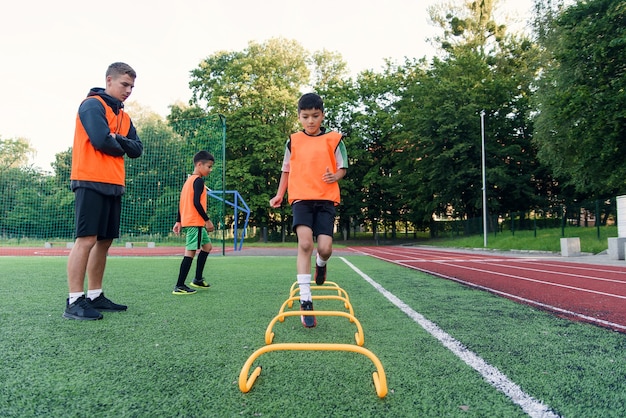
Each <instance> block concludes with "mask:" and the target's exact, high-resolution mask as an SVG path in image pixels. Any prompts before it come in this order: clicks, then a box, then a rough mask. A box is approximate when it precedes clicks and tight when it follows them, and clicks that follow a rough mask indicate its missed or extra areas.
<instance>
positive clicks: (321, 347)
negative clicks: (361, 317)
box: [239, 282, 387, 398]
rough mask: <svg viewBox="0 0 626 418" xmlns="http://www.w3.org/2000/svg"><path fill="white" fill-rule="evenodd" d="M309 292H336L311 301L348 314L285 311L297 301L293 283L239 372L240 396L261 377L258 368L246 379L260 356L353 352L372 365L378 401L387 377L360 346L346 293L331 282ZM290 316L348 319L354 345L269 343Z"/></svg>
mask: <svg viewBox="0 0 626 418" xmlns="http://www.w3.org/2000/svg"><path fill="white" fill-rule="evenodd" d="M311 284H312V286H311V290H331V291H333V292H335V291H336V292H337V295H312V299H313V300H338V301H341V302H343V304H344V307H345V308H346V309H348V311H349V312H341V311H288V312H286V311H285V309H286V308H287V307H289V308H291V307H292V306H293V302H294V301H296V300H298V299H299V297H297V296H296V294H297V293H298V292H299V291H300V288H299V287H298V282H295V283H294V284H292V285H291V289H290V290H289V298H288V299H287V300H286V301H285V302H284V303H283V304H282V306H281V307H280V309H279V311H278V315H276V316H275V317H274V318H273V319H272V320H271V321H270V323H269V325H268V326H267V329H266V330H265V344H266V345H265V346H263V347H261V348H259V349H258V350H256V351H255V352H254V353H252V355H251V356H250V357H249V358H248V360H247V361H246V363H245V364H244V366H243V368H242V369H241V372H240V373H239V389H240V390H241V391H242V392H243V393H247V392H249V391H250V389H252V386H253V385H254V382H255V381H256V379H257V377H259V375H260V374H261V369H262V368H261V366H258V367H257V368H256V369H254V371H253V372H252V374H251V375H250V377H248V373H249V371H250V368H251V367H252V364H253V363H254V361H255V360H256V359H257V358H258V357H259V356H261V355H263V354H265V353H268V352H271V351H286V350H297V351H350V352H354V353H359V354H363V355H364V356H366V357H368V358H369V359H370V360H371V361H372V362H373V363H374V365H375V366H376V371H375V372H374V373H373V374H372V377H373V378H374V387H375V388H376V394H377V395H378V397H379V398H384V397H385V396H386V395H387V378H386V377H385V371H384V369H383V365H382V364H381V362H380V360H378V357H376V356H375V355H374V354H373V353H372V352H371V351H369V350H368V349H366V348H363V344H364V341H365V337H364V335H363V328H362V327H361V323H360V322H359V321H358V320H357V319H356V317H355V316H354V311H353V309H352V305H351V304H350V300H349V298H348V293H347V292H346V291H345V290H343V289H342V288H341V287H339V286H338V285H337V283H334V282H326V283H325V284H324V285H321V286H316V285H313V284H314V282H311ZM290 316H340V317H343V318H348V320H349V321H350V322H352V323H354V324H355V325H356V328H357V332H356V333H355V334H354V339H355V341H356V345H353V344H331V343H278V344H272V341H273V340H274V332H273V331H272V329H273V328H274V325H275V324H276V322H284V321H285V318H286V317H290Z"/></svg>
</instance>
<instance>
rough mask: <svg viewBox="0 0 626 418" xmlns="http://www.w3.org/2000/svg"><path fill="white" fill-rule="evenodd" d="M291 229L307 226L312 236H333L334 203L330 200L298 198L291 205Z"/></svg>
mask: <svg viewBox="0 0 626 418" xmlns="http://www.w3.org/2000/svg"><path fill="white" fill-rule="evenodd" d="M291 211H292V213H293V229H294V231H295V230H296V228H298V225H304V226H308V227H309V228H311V229H312V230H313V236H314V237H317V236H318V235H329V236H331V237H332V236H333V232H334V231H335V204H334V203H333V202H331V201H330V200H300V201H298V202H295V203H294V204H292V205H291Z"/></svg>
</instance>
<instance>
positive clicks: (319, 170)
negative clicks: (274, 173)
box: [270, 93, 348, 328]
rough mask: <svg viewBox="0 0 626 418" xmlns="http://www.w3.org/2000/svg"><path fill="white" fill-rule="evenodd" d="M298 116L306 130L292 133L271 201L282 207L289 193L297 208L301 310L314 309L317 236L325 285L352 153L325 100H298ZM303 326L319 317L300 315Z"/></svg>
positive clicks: (319, 273) (318, 276) (319, 274)
mask: <svg viewBox="0 0 626 418" xmlns="http://www.w3.org/2000/svg"><path fill="white" fill-rule="evenodd" d="M298 120H299V122H300V124H301V125H302V128H303V129H302V131H299V132H297V133H294V134H292V135H291V136H290V137H289V139H288V140H287V144H286V146H285V155H284V158H283V166H282V174H281V176H280V182H279V184H278V191H277V192H276V196H274V197H273V198H272V199H270V206H271V207H273V208H278V207H280V205H281V204H282V202H283V196H284V195H285V192H287V194H288V199H289V203H290V204H291V209H292V212H293V229H294V230H295V231H296V235H297V237H298V258H297V261H296V270H297V276H296V278H297V282H298V286H299V288H300V310H301V311H312V310H313V297H312V296H311V256H312V254H313V247H314V243H313V237H315V238H316V239H317V255H316V257H315V260H316V263H315V283H316V284H318V285H322V284H324V281H325V280H326V263H327V262H328V259H329V258H330V256H331V255H332V252H333V231H334V226H335V206H337V205H339V202H340V191H339V184H338V181H339V180H341V179H342V178H343V177H344V176H345V175H346V170H347V168H348V158H347V153H346V147H345V144H344V142H343V135H342V134H340V133H338V132H334V131H328V132H327V131H326V128H324V127H322V126H321V125H322V121H323V120H324V102H323V101H322V98H321V97H320V96H318V95H317V94H315V93H307V94H305V95H303V96H302V97H300V100H299V101H298ZM300 319H301V321H302V325H304V326H305V327H307V328H313V327H315V326H316V325H317V320H316V319H315V316H309V315H302V316H301V317H300Z"/></svg>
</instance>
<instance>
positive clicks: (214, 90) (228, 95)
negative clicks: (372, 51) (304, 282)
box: [189, 38, 345, 228]
mask: <svg viewBox="0 0 626 418" xmlns="http://www.w3.org/2000/svg"><path fill="white" fill-rule="evenodd" d="M328 63H334V64H333V65H336V71H338V72H341V71H342V70H344V69H345V65H343V66H342V65H341V63H340V62H338V61H337V60H336V57H335V56H333V55H332V54H329V53H324V52H322V53H318V54H316V55H315V57H314V58H313V59H311V55H310V54H309V52H307V51H306V50H305V49H304V48H303V47H302V46H301V45H300V44H298V43H297V42H295V41H290V40H286V39H282V38H277V39H270V40H268V41H266V42H264V43H257V42H250V43H249V44H248V47H247V48H246V49H245V50H244V51H241V52H227V51H221V52H218V53H216V54H214V55H212V56H210V57H208V58H206V59H205V60H203V61H202V62H201V63H200V65H199V67H198V68H196V69H194V70H193V71H192V72H191V74H192V79H191V82H190V84H189V85H190V87H191V89H192V100H191V104H192V105H193V106H196V107H199V108H201V109H203V110H204V111H205V112H207V113H219V114H222V115H224V116H225V117H226V123H227V135H226V137H227V143H226V160H227V170H226V183H227V186H226V187H227V188H235V189H237V190H238V191H239V192H240V194H241V195H242V197H243V198H244V199H245V200H246V202H247V204H248V206H249V207H250V209H251V212H252V213H251V218H250V224H251V225H252V226H266V225H269V226H270V227H271V228H274V227H276V226H277V225H279V224H280V223H282V222H284V220H285V217H286V216H288V215H289V210H288V209H287V211H286V212H282V211H281V213H276V212H274V211H272V212H270V211H269V205H268V202H269V199H270V197H271V196H272V195H273V194H274V193H275V191H276V188H277V186H278V180H279V178H280V173H281V170H280V168H281V162H282V157H283V152H284V146H285V141H286V140H287V138H288V136H289V134H291V133H292V132H294V131H295V130H297V129H298V124H297V113H296V103H297V100H298V97H299V96H300V94H301V91H302V90H303V89H304V88H306V86H310V85H311V80H310V77H311V70H310V67H313V70H314V71H316V69H315V65H316V64H328ZM334 71H335V70H332V68H331V67H325V68H324V70H323V71H317V72H316V74H317V75H318V76H317V80H318V81H320V80H322V81H325V82H327V81H329V80H336V79H337V76H336V75H334Z"/></svg>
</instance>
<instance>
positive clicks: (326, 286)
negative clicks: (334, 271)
mask: <svg viewBox="0 0 626 418" xmlns="http://www.w3.org/2000/svg"><path fill="white" fill-rule="evenodd" d="M311 285H312V286H311V290H332V291H336V292H337V296H340V297H343V298H344V299H346V301H350V298H349V297H348V293H347V292H346V291H345V290H343V289H342V288H341V287H339V285H338V284H337V283H335V282H330V281H327V282H325V283H324V284H323V285H316V284H315V282H311ZM299 291H300V287H298V282H293V284H292V285H291V288H290V289H289V298H292V297H294V296H295V295H296V294H297V293H298V292H299ZM288 306H289V307H290V308H291V307H292V306H293V300H292V301H289V304H288ZM347 308H348V306H347V305H346V309H347Z"/></svg>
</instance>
